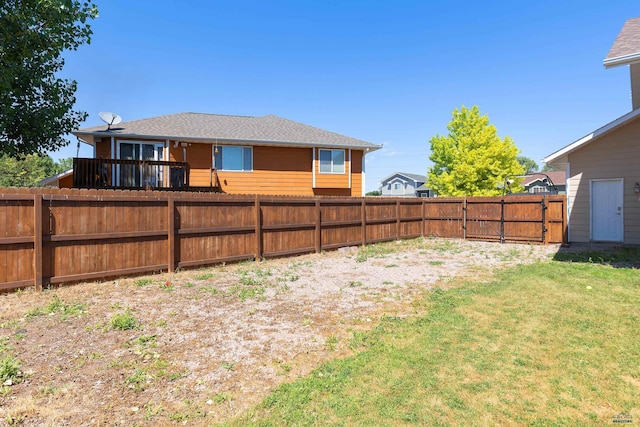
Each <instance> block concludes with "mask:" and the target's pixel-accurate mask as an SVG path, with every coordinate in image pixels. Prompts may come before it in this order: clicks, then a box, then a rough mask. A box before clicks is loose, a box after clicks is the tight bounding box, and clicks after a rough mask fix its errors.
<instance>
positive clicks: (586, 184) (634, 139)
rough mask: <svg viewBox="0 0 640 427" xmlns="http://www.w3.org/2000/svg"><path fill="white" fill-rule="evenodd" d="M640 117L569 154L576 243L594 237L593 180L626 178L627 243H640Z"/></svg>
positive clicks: (624, 211)
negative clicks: (638, 189)
mask: <svg viewBox="0 0 640 427" xmlns="http://www.w3.org/2000/svg"><path fill="white" fill-rule="evenodd" d="M639 135H640V120H636V121H634V122H631V123H629V124H627V125H625V126H623V127H621V128H620V129H618V130H617V131H616V132H613V133H611V134H609V135H605V136H603V137H601V138H600V139H599V140H597V141H595V142H593V143H591V144H588V145H586V146H585V147H583V148H581V149H580V150H577V151H575V152H574V153H571V154H569V156H568V160H569V164H570V174H571V176H570V177H569V178H568V179H569V197H568V201H569V223H570V227H571V241H572V242H588V241H590V239H591V235H590V234H591V194H590V191H591V190H590V182H591V181H592V180H594V179H620V178H622V179H623V180H624V189H623V213H624V243H626V244H640V199H639V197H640V194H636V193H634V191H633V187H634V185H635V183H636V182H640V136H639Z"/></svg>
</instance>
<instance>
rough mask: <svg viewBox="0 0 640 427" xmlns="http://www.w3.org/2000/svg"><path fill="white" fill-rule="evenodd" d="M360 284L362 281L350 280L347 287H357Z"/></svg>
mask: <svg viewBox="0 0 640 427" xmlns="http://www.w3.org/2000/svg"><path fill="white" fill-rule="evenodd" d="M361 286H362V282H360V281H355V280H352V281H350V282H349V287H350V288H359V287H361Z"/></svg>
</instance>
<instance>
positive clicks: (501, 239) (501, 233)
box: [500, 197, 504, 243]
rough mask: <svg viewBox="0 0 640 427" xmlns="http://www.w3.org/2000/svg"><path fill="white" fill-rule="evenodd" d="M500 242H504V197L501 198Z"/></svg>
mask: <svg viewBox="0 0 640 427" xmlns="http://www.w3.org/2000/svg"><path fill="white" fill-rule="evenodd" d="M500 243H504V197H503V198H502V199H500Z"/></svg>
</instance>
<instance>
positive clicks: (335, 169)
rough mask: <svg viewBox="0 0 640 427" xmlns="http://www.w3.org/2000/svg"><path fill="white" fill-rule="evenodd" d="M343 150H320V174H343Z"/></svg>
mask: <svg viewBox="0 0 640 427" xmlns="http://www.w3.org/2000/svg"><path fill="white" fill-rule="evenodd" d="M344 159H345V156H344V150H323V149H320V173H344Z"/></svg>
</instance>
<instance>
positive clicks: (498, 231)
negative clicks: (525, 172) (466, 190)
mask: <svg viewBox="0 0 640 427" xmlns="http://www.w3.org/2000/svg"><path fill="white" fill-rule="evenodd" d="M546 209H547V207H546V204H545V200H544V198H542V199H541V198H540V197H536V198H532V197H531V198H530V197H526V196H522V197H508V198H502V199H497V198H488V197H487V198H484V197H482V198H481V197H474V198H473V199H467V203H466V206H465V212H466V224H465V231H466V238H467V239H476V240H496V241H500V242H523V241H526V242H532V243H544V242H545V233H546V231H547V230H546V227H545V211H546Z"/></svg>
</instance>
